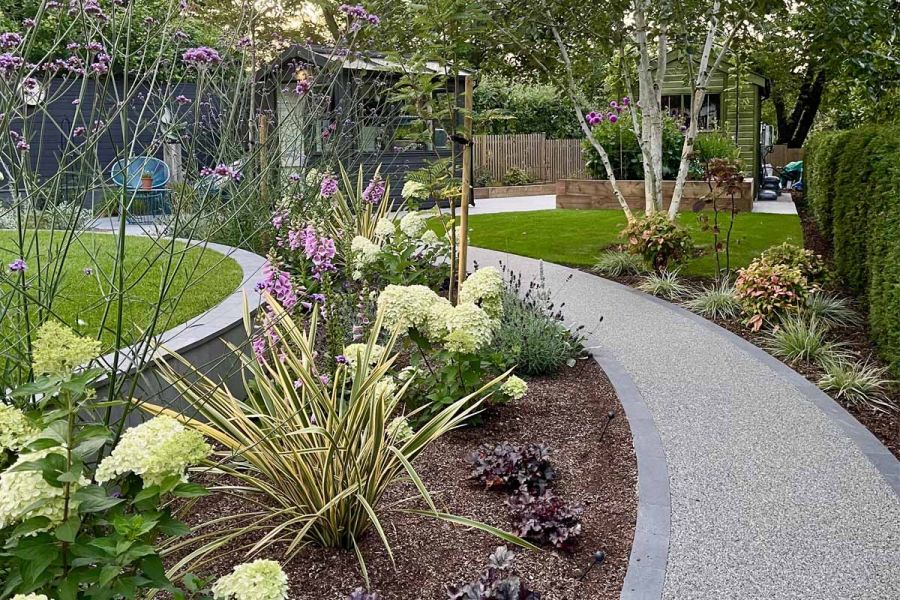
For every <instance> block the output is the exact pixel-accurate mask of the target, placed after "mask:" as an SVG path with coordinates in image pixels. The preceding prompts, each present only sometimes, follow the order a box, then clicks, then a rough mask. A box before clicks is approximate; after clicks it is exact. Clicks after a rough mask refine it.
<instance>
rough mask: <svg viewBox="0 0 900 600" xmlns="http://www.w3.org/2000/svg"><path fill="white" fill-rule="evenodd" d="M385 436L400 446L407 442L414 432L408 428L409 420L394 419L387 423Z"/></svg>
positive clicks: (402, 418) (403, 418) (404, 418)
mask: <svg viewBox="0 0 900 600" xmlns="http://www.w3.org/2000/svg"><path fill="white" fill-rule="evenodd" d="M387 434H388V437H392V438H394V441H395V442H399V443H401V444H402V443H404V442H407V441H408V440H409V439H410V438H411V437H412V436H414V435H415V434H416V432H415V431H413V428H412V427H410V425H409V420H408V419H407V418H406V417H396V418H394V419H393V420H391V422H390V423H388V426H387Z"/></svg>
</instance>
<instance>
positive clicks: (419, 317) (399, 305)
mask: <svg viewBox="0 0 900 600" xmlns="http://www.w3.org/2000/svg"><path fill="white" fill-rule="evenodd" d="M439 298H440V296H438V295H437V294H436V293H435V292H434V290H432V289H431V288H428V287H425V286H424V285H408V286H401V285H389V286H387V287H386V288H384V290H383V291H382V292H381V294H380V295H379V296H378V302H377V305H378V310H379V312H380V313H381V314H382V318H383V324H384V328H385V329H388V330H395V329H399V330H401V331H406V330H407V329H409V328H410V327H415V328H417V329H419V328H421V327H422V326H423V325H424V324H425V321H426V319H427V317H428V311H429V309H430V308H431V306H432V305H433V304H434V303H435V302H438V301H439Z"/></svg>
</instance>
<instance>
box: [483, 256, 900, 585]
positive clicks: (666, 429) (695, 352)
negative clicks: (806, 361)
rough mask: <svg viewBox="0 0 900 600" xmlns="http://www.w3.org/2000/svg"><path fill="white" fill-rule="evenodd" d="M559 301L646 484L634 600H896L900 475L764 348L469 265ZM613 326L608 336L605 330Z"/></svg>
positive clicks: (570, 279)
mask: <svg viewBox="0 0 900 600" xmlns="http://www.w3.org/2000/svg"><path fill="white" fill-rule="evenodd" d="M470 258H471V260H473V261H475V262H477V263H478V265H479V266H488V265H497V264H499V263H500V262H501V261H502V262H503V263H504V264H506V265H507V266H509V267H510V268H511V269H512V270H513V271H515V272H517V273H520V274H522V276H523V280H524V281H525V282H527V281H528V280H530V279H532V278H534V277H537V276H538V275H539V274H540V271H541V268H543V273H544V276H545V277H546V280H547V283H548V287H549V289H550V290H551V291H552V292H553V294H554V299H555V300H556V301H557V302H565V308H564V313H565V316H566V318H567V319H568V320H570V321H571V322H572V323H577V324H584V325H586V326H587V328H588V329H589V330H591V329H592V333H591V334H590V338H589V344H590V345H591V346H592V347H595V348H596V349H595V350H594V354H595V357H596V358H597V360H598V362H600V364H601V365H602V366H603V367H604V369H605V370H606V371H607V374H608V375H609V377H610V379H611V380H612V382H613V384H614V385H615V386H616V389H617V391H618V392H619V396H620V399H621V400H622V403H623V406H624V407H625V410H626V412H627V413H628V419H629V423H630V424H631V428H632V433H633V435H634V441H635V449H636V454H637V457H638V471H639V494H640V499H639V506H638V523H637V531H636V534H635V542H634V546H633V548H632V555H631V562H630V565H629V569H628V574H627V576H626V581H625V589H624V590H623V594H622V597H623V598H660V597H662V598H667V599H668V598H677V599H679V600H680V599H685V598H705V599H706V598H751V599H756V598H791V599H797V598H815V599H824V598H829V599H831V598H854V599H859V598H897V597H900V462H898V461H897V460H896V459H895V458H894V457H893V456H892V455H891V454H890V453H889V452H888V450H887V449H886V448H885V447H884V446H883V445H882V444H880V443H879V442H878V440H877V439H876V438H875V437H874V436H872V434H870V433H869V432H868V431H867V430H865V429H864V428H863V427H862V426H861V425H859V423H857V422H856V421H855V420H854V419H853V418H852V417H851V416H850V415H849V414H848V413H847V412H846V411H844V409H842V408H841V407H840V406H839V405H838V404H837V403H835V402H834V401H832V400H831V399H830V398H829V397H828V396H826V395H825V394H823V393H822V392H821V391H819V390H818V389H817V388H816V387H815V386H814V385H812V384H811V383H809V382H808V381H806V379H804V378H803V377H801V376H800V375H799V374H797V373H796V372H794V371H793V370H791V369H789V368H788V367H786V366H785V365H783V364H782V363H781V362H779V361H778V360H776V359H774V358H772V357H771V356H769V355H768V354H766V353H765V352H763V351H762V350H759V349H758V348H756V347H755V346H753V345H752V344H750V343H748V342H746V341H744V340H743V339H741V338H739V337H738V336H735V335H733V334H731V333H729V332H727V331H725V330H724V329H721V328H719V327H718V326H716V325H714V324H713V323H711V322H709V321H706V320H705V319H702V318H701V317H698V316H696V315H693V314H691V313H689V312H687V311H685V310H682V309H680V308H678V307H676V306H674V305H672V304H669V303H666V302H663V301H661V300H658V299H656V298H653V297H652V296H648V295H646V294H642V293H641V292H638V291H636V290H633V289H631V288H628V287H625V286H622V285H620V284H617V283H614V282H611V281H608V280H605V279H602V278H599V277H596V276H593V275H590V274H588V273H584V272H580V271H575V270H572V269H568V268H565V267H561V266H558V265H552V264H546V263H545V264H543V265H542V263H540V262H539V261H536V260H533V259H528V258H524V257H520V256H515V255H509V254H504V253H501V252H494V251H489V250H481V249H475V248H473V249H471V250H470ZM601 316H602V317H603V322H602V323H600V324H599V325H598V324H597V322H598V319H599V318H600V317H601Z"/></svg>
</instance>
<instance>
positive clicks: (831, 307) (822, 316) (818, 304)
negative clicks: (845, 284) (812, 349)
mask: <svg viewBox="0 0 900 600" xmlns="http://www.w3.org/2000/svg"><path fill="white" fill-rule="evenodd" d="M803 312H804V313H805V314H806V315H808V316H809V317H810V318H813V319H816V320H818V321H821V322H822V323H825V324H827V325H829V326H831V327H851V326H854V325H859V324H860V323H861V322H862V319H861V318H860V316H859V313H858V312H856V311H855V310H853V308H852V307H851V306H850V302H849V301H848V300H847V299H846V298H841V297H840V296H838V295H836V294H827V293H825V292H821V291H816V292H814V293H812V294H810V295H809V296H808V297H807V298H806V304H805V305H804V306H803Z"/></svg>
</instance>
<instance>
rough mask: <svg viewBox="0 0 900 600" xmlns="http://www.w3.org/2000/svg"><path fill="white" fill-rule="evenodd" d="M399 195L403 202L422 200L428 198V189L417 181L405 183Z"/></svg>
mask: <svg viewBox="0 0 900 600" xmlns="http://www.w3.org/2000/svg"><path fill="white" fill-rule="evenodd" d="M400 195H401V196H403V199H404V200H412V199H416V200H424V199H426V198H427V197H428V188H426V187H425V186H424V185H423V184H421V183H419V182H418V181H407V182H406V183H404V184H403V189H402V190H401V191H400Z"/></svg>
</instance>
